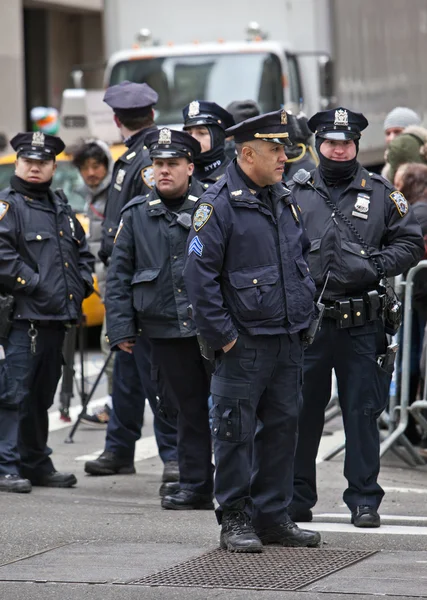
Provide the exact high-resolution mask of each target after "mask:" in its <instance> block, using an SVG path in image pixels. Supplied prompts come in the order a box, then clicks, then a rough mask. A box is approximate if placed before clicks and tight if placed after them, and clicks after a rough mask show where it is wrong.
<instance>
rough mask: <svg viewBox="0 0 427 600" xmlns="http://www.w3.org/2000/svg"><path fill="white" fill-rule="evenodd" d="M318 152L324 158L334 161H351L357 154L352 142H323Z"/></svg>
mask: <svg viewBox="0 0 427 600" xmlns="http://www.w3.org/2000/svg"><path fill="white" fill-rule="evenodd" d="M320 152H321V153H322V154H323V156H325V157H326V158H329V159H330V160H336V161H344V160H352V159H353V158H355V157H356V154H357V150H356V144H355V143H354V140H325V141H324V142H322V144H321V146H320Z"/></svg>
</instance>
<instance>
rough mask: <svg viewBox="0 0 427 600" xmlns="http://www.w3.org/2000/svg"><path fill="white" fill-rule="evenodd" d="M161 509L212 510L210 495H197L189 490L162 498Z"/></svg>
mask: <svg viewBox="0 0 427 600" xmlns="http://www.w3.org/2000/svg"><path fill="white" fill-rule="evenodd" d="M162 508H168V509H170V510H213V509H214V503H213V499H212V494H197V493H196V492H192V491H191V490H178V491H177V492H175V494H171V495H170V496H165V497H164V498H162Z"/></svg>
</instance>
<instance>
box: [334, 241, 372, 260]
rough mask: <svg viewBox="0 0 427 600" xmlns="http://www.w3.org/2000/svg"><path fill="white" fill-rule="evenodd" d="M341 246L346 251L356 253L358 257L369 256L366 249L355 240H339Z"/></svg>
mask: <svg viewBox="0 0 427 600" xmlns="http://www.w3.org/2000/svg"><path fill="white" fill-rule="evenodd" d="M341 248H342V249H343V250H346V251H347V252H350V253H351V254H357V256H359V257H360V258H369V256H368V253H367V251H366V249H365V248H364V247H363V246H361V245H360V244H358V243H357V242H348V241H347V240H341Z"/></svg>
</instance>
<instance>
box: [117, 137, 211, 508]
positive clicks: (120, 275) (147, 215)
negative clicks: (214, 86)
mask: <svg viewBox="0 0 427 600" xmlns="http://www.w3.org/2000/svg"><path fill="white" fill-rule="evenodd" d="M146 144H147V146H148V147H149V152H150V157H151V158H152V160H153V174H154V180H155V184H156V187H155V188H154V189H153V190H152V191H151V192H150V193H149V194H147V195H146V196H138V197H136V198H134V199H133V200H132V201H131V202H130V203H128V204H127V205H126V207H125V208H124V209H123V211H122V220H121V222H120V227H119V230H118V234H117V238H116V242H115V247H114V251H113V255H112V260H111V266H110V269H109V273H108V279H107V296H106V306H107V331H108V337H109V340H110V344H111V346H112V348H116V347H119V348H120V349H121V350H122V351H123V352H124V353H132V352H133V348H134V345H135V340H137V339H138V336H139V334H140V333H142V332H143V333H144V334H145V335H146V336H148V338H149V339H150V340H151V344H152V364H153V371H154V372H156V373H157V374H158V377H159V384H160V390H161V391H163V394H162V395H163V396H166V397H167V398H169V399H170V401H171V403H172V404H173V408H175V410H177V412H178V461H179V472H180V481H179V485H178V486H172V485H171V486H170V487H169V492H173V491H175V493H172V494H169V495H166V496H165V497H164V498H163V500H162V506H163V508H168V509H174V510H185V509H213V502H212V490H213V481H212V465H211V440H210V432H209V420H208V396H209V377H208V375H207V371H206V368H205V365H204V363H203V359H202V357H201V355H200V350H199V346H198V342H197V338H196V332H195V329H194V324H193V322H192V320H191V319H189V318H188V305H189V300H188V295H187V292H186V289H185V284H184V281H183V276H182V269H183V266H184V256H185V244H186V240H187V237H188V230H189V229H190V227H191V214H192V212H193V209H194V205H195V202H197V200H198V198H199V197H200V195H201V194H202V193H203V188H202V186H201V185H200V183H199V182H197V181H196V180H194V179H192V177H191V176H192V173H193V170H194V159H195V157H196V156H197V154H198V153H199V152H200V144H199V142H197V140H195V139H194V138H192V137H191V136H190V135H189V134H188V133H185V132H182V131H173V130H171V129H168V128H163V129H160V131H153V132H151V133H150V134H149V135H147V137H146ZM165 491H167V490H165Z"/></svg>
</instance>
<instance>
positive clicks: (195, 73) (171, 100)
mask: <svg viewBox="0 0 427 600" xmlns="http://www.w3.org/2000/svg"><path fill="white" fill-rule="evenodd" d="M125 79H127V80H129V81H135V82H137V83H144V82H145V83H148V85H150V86H151V87H152V88H153V89H155V90H156V92H157V93H158V94H159V101H158V103H157V105H156V107H155V109H156V123H157V124H158V125H171V124H174V123H175V124H176V123H181V122H182V109H183V107H184V106H185V105H186V104H188V103H189V102H191V101H192V100H195V99H197V100H210V101H211V102H216V103H217V104H220V105H221V106H223V107H226V106H227V105H228V104H229V103H230V102H232V101H233V100H248V99H250V100H255V101H256V102H258V104H259V105H260V108H261V112H262V113H264V112H270V111H273V110H278V109H279V108H280V107H281V106H282V104H283V101H284V98H283V87H282V67H281V63H280V60H279V58H278V56H276V55H275V54H270V53H266V52H259V53H256V52H253V53H252V52H251V53H246V54H245V53H238V54H237V53H236V54H203V55H200V54H199V55H197V56H188V55H187V56H166V57H158V58H153V57H147V58H141V59H137V60H129V61H123V62H120V63H117V64H116V65H115V66H114V67H113V69H112V72H111V80H110V85H115V84H117V83H120V82H121V81H123V80H125Z"/></svg>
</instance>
